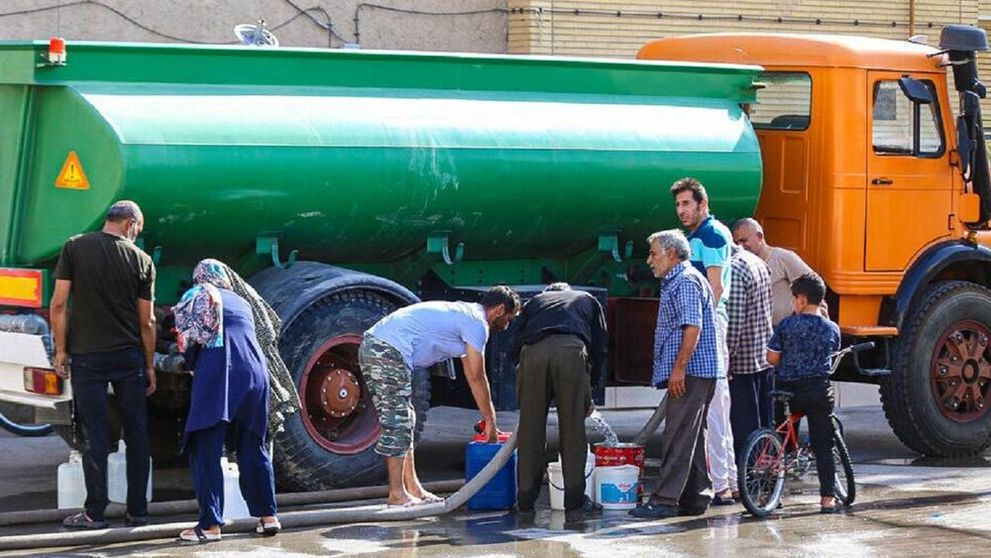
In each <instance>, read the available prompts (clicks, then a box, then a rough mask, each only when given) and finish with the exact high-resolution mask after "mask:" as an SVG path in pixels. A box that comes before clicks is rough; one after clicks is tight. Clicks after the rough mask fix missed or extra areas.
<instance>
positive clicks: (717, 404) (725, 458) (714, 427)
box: [705, 314, 738, 493]
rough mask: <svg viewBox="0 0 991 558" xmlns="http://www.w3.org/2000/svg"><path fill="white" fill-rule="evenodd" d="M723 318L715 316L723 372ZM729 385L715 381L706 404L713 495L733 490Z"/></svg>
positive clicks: (726, 362)
mask: <svg viewBox="0 0 991 558" xmlns="http://www.w3.org/2000/svg"><path fill="white" fill-rule="evenodd" d="M726 326H727V324H726V318H724V317H722V316H721V315H719V314H716V343H718V344H719V345H720V349H721V351H722V355H721V356H723V366H724V370H725V369H728V368H729V353H728V352H727V351H726ZM729 408H730V397H729V382H728V381H727V380H726V378H721V379H719V380H716V392H715V393H714V394H713V395H712V402H711V403H709V414H708V416H707V417H706V423H707V426H708V429H707V431H706V435H705V447H706V453H707V454H708V458H709V479H711V480H712V490H713V493H719V492H722V491H724V490H726V489H727V488H728V489H730V490H732V491H734V492H735V491H736V490H737V489H738V487H737V482H736V455H735V453H734V452H733V430H732V429H731V428H730V422H729Z"/></svg>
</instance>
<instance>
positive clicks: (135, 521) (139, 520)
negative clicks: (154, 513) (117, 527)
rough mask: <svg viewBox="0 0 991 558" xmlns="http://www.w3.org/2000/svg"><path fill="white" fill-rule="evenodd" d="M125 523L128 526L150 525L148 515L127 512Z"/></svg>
mask: <svg viewBox="0 0 991 558" xmlns="http://www.w3.org/2000/svg"><path fill="white" fill-rule="evenodd" d="M124 525H127V526H128V527H144V526H145V525H148V516H147V515H131V514H126V515H125V516H124Z"/></svg>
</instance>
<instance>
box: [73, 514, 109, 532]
mask: <svg viewBox="0 0 991 558" xmlns="http://www.w3.org/2000/svg"><path fill="white" fill-rule="evenodd" d="M62 526H63V527H68V528H70V529H106V528H107V521H106V520H105V519H101V520H99V521H97V520H94V519H90V518H89V516H88V515H86V512H79V513H77V514H75V515H70V516H69V517H67V518H65V519H63V520H62Z"/></svg>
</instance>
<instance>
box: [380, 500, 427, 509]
mask: <svg viewBox="0 0 991 558" xmlns="http://www.w3.org/2000/svg"><path fill="white" fill-rule="evenodd" d="M420 504H423V500H421V499H419V498H413V499H412V500H410V501H409V502H406V503H403V504H386V505H385V508H386V509H389V510H394V509H400V508H412V507H413V506H419V505H420Z"/></svg>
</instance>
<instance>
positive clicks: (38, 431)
mask: <svg viewBox="0 0 991 558" xmlns="http://www.w3.org/2000/svg"><path fill="white" fill-rule="evenodd" d="M0 426H2V427H3V428H4V430H6V431H8V432H10V433H12V434H17V435H18V436H27V437H35V436H47V435H49V434H51V433H52V425H50V424H32V425H24V424H17V423H16V422H14V421H12V420H10V419H9V418H7V417H5V416H4V414H3V413H0Z"/></svg>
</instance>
